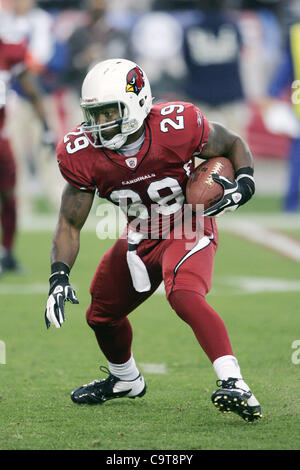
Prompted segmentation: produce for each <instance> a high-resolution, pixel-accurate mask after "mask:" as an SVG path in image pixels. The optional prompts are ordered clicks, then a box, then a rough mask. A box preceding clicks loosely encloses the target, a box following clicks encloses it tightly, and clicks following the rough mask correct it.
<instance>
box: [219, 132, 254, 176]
mask: <svg viewBox="0 0 300 470" xmlns="http://www.w3.org/2000/svg"><path fill="white" fill-rule="evenodd" d="M224 156H226V157H227V158H228V159H229V160H230V161H231V163H232V165H233V167H234V169H235V171H238V170H239V169H240V168H252V169H254V162H253V157H252V154H251V151H250V149H249V146H248V144H247V143H246V142H245V141H244V140H243V139H242V138H241V137H237V138H236V139H235V140H234V141H233V143H232V145H231V146H230V147H229V149H228V150H227V152H225V155H224Z"/></svg>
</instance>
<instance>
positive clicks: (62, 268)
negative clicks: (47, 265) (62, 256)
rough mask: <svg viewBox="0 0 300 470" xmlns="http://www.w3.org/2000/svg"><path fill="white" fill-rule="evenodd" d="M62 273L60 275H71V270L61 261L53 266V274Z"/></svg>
mask: <svg viewBox="0 0 300 470" xmlns="http://www.w3.org/2000/svg"><path fill="white" fill-rule="evenodd" d="M54 273H60V274H68V275H69V274H70V268H69V266H67V265H66V264H65V263H62V262H61V261H56V262H55V263H52V264H51V274H54Z"/></svg>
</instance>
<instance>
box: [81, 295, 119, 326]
mask: <svg viewBox="0 0 300 470" xmlns="http://www.w3.org/2000/svg"><path fill="white" fill-rule="evenodd" d="M122 317H123V315H117V312H110V311H109V309H107V308H105V306H104V305H102V304H101V303H100V302H99V301H97V302H96V301H95V300H94V299H92V302H91V304H90V306H89V308H88V309H87V311H86V321H87V324H88V325H89V326H90V327H91V328H92V329H93V330H94V329H95V328H99V327H101V326H103V327H104V326H108V327H109V326H114V325H115V323H116V322H117V321H118V320H119V319H120V318H122Z"/></svg>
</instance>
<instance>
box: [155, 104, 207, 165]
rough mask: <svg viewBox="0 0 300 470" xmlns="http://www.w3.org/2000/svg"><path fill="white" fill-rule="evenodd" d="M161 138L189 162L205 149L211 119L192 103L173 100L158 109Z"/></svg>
mask: <svg viewBox="0 0 300 470" xmlns="http://www.w3.org/2000/svg"><path fill="white" fill-rule="evenodd" d="M157 116H158V119H159V131H160V132H159V140H160V141H161V143H162V145H166V146H167V147H168V148H170V149H172V150H173V152H175V153H177V155H178V157H179V158H180V160H182V161H183V162H184V163H186V162H188V161H189V160H190V159H191V157H192V156H193V155H197V154H199V153H200V152H202V151H203V149H204V147H205V145H206V144H207V141H208V136H209V131H210V128H209V121H208V119H207V118H206V117H205V116H204V115H203V113H202V111H201V110H200V109H199V108H197V107H196V106H195V105H193V104H192V103H187V102H176V103H175V102H172V103H164V104H161V105H160V107H159V108H158V109H157Z"/></svg>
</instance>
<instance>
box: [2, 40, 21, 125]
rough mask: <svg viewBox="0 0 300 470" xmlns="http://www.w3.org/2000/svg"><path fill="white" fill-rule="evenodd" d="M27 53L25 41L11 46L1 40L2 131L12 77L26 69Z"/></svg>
mask: <svg viewBox="0 0 300 470" xmlns="http://www.w3.org/2000/svg"><path fill="white" fill-rule="evenodd" d="M25 53H26V43H25V41H23V42H21V43H13V44H10V43H6V42H3V41H2V40H1V39H0V130H1V128H2V127H3V125H4V117H5V114H4V113H5V111H4V107H5V102H6V94H7V87H8V86H9V82H10V80H11V78H12V75H13V74H15V73H16V72H17V71H20V69H21V68H23V67H24V61H25ZM18 68H19V70H18Z"/></svg>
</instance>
